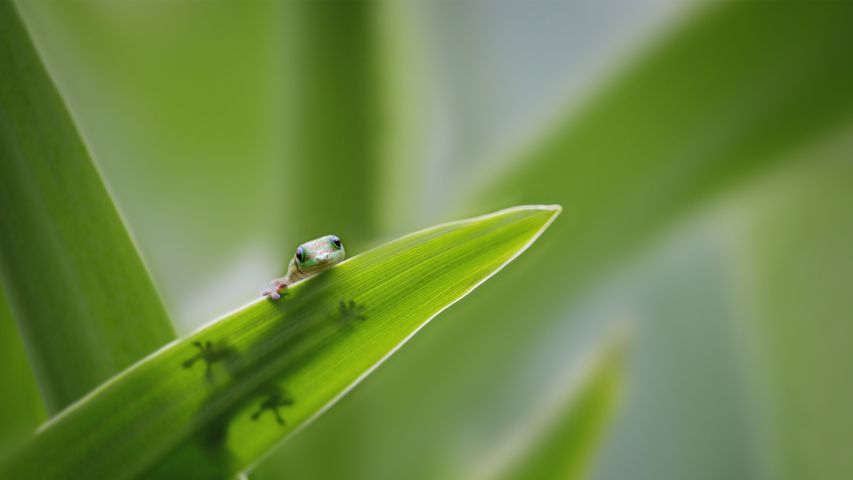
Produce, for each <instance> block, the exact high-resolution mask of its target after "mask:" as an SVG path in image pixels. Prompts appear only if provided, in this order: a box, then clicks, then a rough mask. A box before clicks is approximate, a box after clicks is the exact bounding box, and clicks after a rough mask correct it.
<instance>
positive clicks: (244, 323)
mask: <svg viewBox="0 0 853 480" xmlns="http://www.w3.org/2000/svg"><path fill="white" fill-rule="evenodd" d="M558 212H559V209H558V208H557V207H542V206H538V207H518V208H513V209H509V210H504V211H501V212H498V213H495V214H491V215H487V216H483V217H478V218H475V219H471V220H465V221H460V222H454V223H449V224H445V225H440V226H436V227H433V228H430V229H427V230H423V231H420V232H417V233H413V234H411V235H408V236H405V237H402V238H400V239H398V240H395V241H392V242H390V243H387V244H385V245H382V246H380V247H378V248H376V249H373V250H370V251H368V252H366V253H364V254H361V255H359V256H356V257H354V258H352V259H351V260H349V261H347V262H345V263H343V264H341V265H339V266H337V267H336V268H334V269H331V270H329V271H327V272H324V273H323V274H321V275H319V276H317V277H315V278H313V279H310V280H308V281H306V282H304V283H300V284H298V285H295V286H293V287H291V288H290V289H289V290H288V295H287V296H286V297H284V298H283V300H281V301H279V302H272V301H270V300H268V299H261V300H258V301H255V302H253V303H251V304H249V305H247V306H245V307H243V308H242V309H240V310H238V311H236V312H234V313H231V314H229V315H228V316H226V317H224V318H222V319H220V320H219V321H217V322H215V323H213V324H211V325H209V326H208V327H206V328H205V329H203V330H201V331H199V332H197V333H196V334H194V335H192V336H190V337H189V338H186V339H182V340H180V341H177V342H174V343H172V344H170V345H169V346H168V347H166V348H163V349H161V350H160V351H158V352H157V353H156V354H155V355H152V356H150V357H148V358H147V359H145V360H144V361H142V362H140V363H138V364H136V365H135V366H133V367H132V368H130V369H128V370H126V371H125V372H123V373H122V374H120V375H118V376H117V377H114V378H113V379H112V380H111V381H110V382H108V383H107V384H105V385H104V386H102V387H101V388H99V389H98V390H96V391H95V392H94V393H93V394H92V395H90V396H87V397H86V398H85V399H83V400H82V401H80V402H79V403H76V404H74V405H72V406H71V407H70V408H69V409H67V410H66V411H64V412H63V413H62V414H60V415H58V416H57V417H55V418H54V419H53V420H52V421H51V422H49V423H48V424H47V425H46V426H45V427H44V428H43V429H42V430H41V431H40V432H39V433H38V434H37V435H36V436H35V437H34V438H33V440H32V441H31V442H30V443H29V444H28V445H26V446H25V447H24V448H23V449H22V450H21V451H20V452H19V454H18V455H16V456H15V457H13V458H11V459H10V461H9V462H7V463H6V464H4V465H2V466H0V473H2V474H4V475H5V476H9V477H14V478H42V479H48V478H79V477H92V478H131V477H143V478H179V477H192V478H228V477H230V476H233V475H234V474H235V473H236V472H238V471H240V470H242V469H244V468H245V467H247V466H249V465H250V464H252V463H253V462H255V461H257V460H258V458H259V456H260V455H262V454H263V453H264V452H266V451H267V450H268V449H269V448H270V447H271V446H273V445H274V444H275V443H277V442H278V441H279V440H281V439H282V438H283V437H285V436H286V435H287V434H289V433H291V432H293V431H294V430H296V429H298V428H299V427H300V426H302V425H304V424H305V423H306V422H307V421H309V420H311V419H312V418H313V417H315V416H317V415H319V414H320V413H322V412H323V411H325V409H327V408H328V407H329V406H330V405H331V404H332V403H334V401H335V400H337V399H338V398H339V397H340V396H341V395H343V394H344V393H346V392H347V391H348V390H349V389H350V388H352V386H353V385H354V384H355V383H357V382H358V381H360V380H361V379H362V378H363V377H364V376H365V375H367V374H368V373H369V372H370V371H371V370H372V369H373V368H375V367H376V366H377V365H378V364H379V363H380V362H381V361H382V360H383V359H384V358H386V357H387V356H388V355H389V354H390V353H392V352H394V351H395V350H396V349H397V348H398V347H399V346H400V345H401V344H402V343H403V342H405V341H406V340H407V339H408V338H409V337H410V336H411V335H413V334H414V333H415V332H417V331H418V330H419V329H420V328H421V327H423V326H424V324H425V323H426V322H427V321H429V320H430V319H431V318H432V317H433V316H435V315H436V314H438V313H439V312H441V311H442V310H444V309H445V308H447V307H448V306H449V305H451V304H452V303H454V302H456V301H457V300H459V299H460V298H461V297H463V296H465V295H466V294H467V293H468V292H470V291H471V290H473V289H474V288H475V287H477V286H478V285H479V284H480V283H481V282H483V281H485V280H486V279H488V278H489V277H490V276H491V275H493V274H494V273H495V272H497V271H498V270H500V269H501V268H503V267H504V266H505V265H506V264H507V263H509V262H510V261H512V260H513V259H514V258H515V257H516V256H517V255H519V254H520V253H521V252H522V251H524V250H525V249H526V248H527V247H528V246H529V245H530V244H531V243H532V242H533V241H534V240H535V239H536V238H537V237H538V236H539V235H540V234H541V233H542V231H544V229H545V228H546V227H547V226H548V225H549V224H550V223H551V222H552V221H553V220H554V218H555V217H556V215H557V214H558Z"/></svg>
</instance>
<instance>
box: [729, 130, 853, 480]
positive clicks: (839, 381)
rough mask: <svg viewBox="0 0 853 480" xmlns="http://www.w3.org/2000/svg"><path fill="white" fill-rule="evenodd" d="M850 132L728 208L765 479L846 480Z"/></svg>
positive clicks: (852, 232) (850, 439)
mask: <svg viewBox="0 0 853 480" xmlns="http://www.w3.org/2000/svg"><path fill="white" fill-rule="evenodd" d="M850 132H851V131H850V130H849V129H848V130H847V131H846V132H845V135H844V137H843V138H842V141H841V142H834V143H832V144H828V145H826V146H824V147H823V148H821V149H814V150H812V151H809V152H806V153H805V154H803V155H801V157H802V158H804V159H805V160H807V161H806V162H803V163H802V164H801V165H798V166H797V168H791V169H788V170H787V171H784V172H781V174H780V175H777V176H775V177H773V178H772V179H770V181H768V182H765V183H764V184H763V186H762V187H760V188H756V189H755V190H756V191H754V192H750V194H749V195H747V196H743V197H740V198H739V199H738V202H737V203H736V204H734V205H733V207H732V210H733V211H734V212H735V213H736V214H737V221H736V223H735V226H736V229H735V232H737V241H738V245H739V246H740V247H741V250H740V256H741V257H740V262H739V265H743V267H744V268H743V270H742V272H741V273H743V277H742V278H740V279H739V280H740V282H741V283H742V285H741V287H742V290H743V291H745V292H748V294H747V295H746V296H745V297H744V298H745V300H746V301H747V302H749V304H750V308H751V311H752V312H753V313H754V315H753V316H752V317H753V318H751V319H750V321H749V322H747V324H746V327H747V329H746V331H747V332H748V333H749V334H748V335H747V338H748V339H749V340H750V342H749V343H747V345H749V346H750V347H752V348H753V350H752V353H753V356H752V358H753V359H754V360H756V365H755V366H756V370H755V372H756V375H755V378H753V383H754V384H755V385H757V386H758V390H760V394H759V395H758V396H757V398H758V402H759V403H758V406H757V408H756V410H755V413H756V416H757V417H758V418H760V419H761V423H762V424H763V425H764V427H765V428H764V431H763V434H764V436H763V437H762V438H761V440H762V441H763V445H764V447H765V448H764V452H763V453H764V454H765V460H766V461H767V462H768V465H767V467H768V472H769V473H770V475H769V476H770V477H772V478H851V476H853V463H851V461H850V445H853V414H851V413H850V412H849V406H850V405H851V402H853V382H851V381H850V373H849V365H850V364H851V362H852V361H853V322H851V321H850V320H851V312H853V295H851V293H850V287H851V285H853V253H851V249H850V247H851V245H853V216H851V209H850V206H851V205H853V189H851V185H853V164H851V162H850V152H851V151H853V135H851V133H850ZM733 203H734V202H733Z"/></svg>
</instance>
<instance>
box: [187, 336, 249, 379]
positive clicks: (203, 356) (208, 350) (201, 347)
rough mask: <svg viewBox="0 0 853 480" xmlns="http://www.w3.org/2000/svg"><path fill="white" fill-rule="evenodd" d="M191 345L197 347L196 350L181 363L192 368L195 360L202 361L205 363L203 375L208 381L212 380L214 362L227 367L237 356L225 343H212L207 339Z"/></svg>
mask: <svg viewBox="0 0 853 480" xmlns="http://www.w3.org/2000/svg"><path fill="white" fill-rule="evenodd" d="M193 346H195V347H196V348H197V349H198V352H196V354H195V355H193V356H192V357H190V358H188V359H186V360H185V361H184V363H183V364H182V365H183V367H184V368H192V366H193V365H194V364H195V363H196V362H198V361H203V362H204V364H205V367H204V377H205V378H206V379H207V381H208V382H213V366H214V365H215V364H217V363H220V364H222V365H224V366H225V367H226V369H228V367H229V366H230V365H231V364H232V363H233V362H234V360H236V358H237V351H236V350H235V349H233V348H231V347H230V346H228V345H227V344H220V345H214V343H213V342H211V341H210V340H208V341H206V342H204V343H202V342H200V341H196V342H193Z"/></svg>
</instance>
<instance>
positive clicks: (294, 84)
mask: <svg viewBox="0 0 853 480" xmlns="http://www.w3.org/2000/svg"><path fill="white" fill-rule="evenodd" d="M378 10H379V2H291V3H289V4H288V8H287V12H286V15H287V20H286V21H287V26H288V28H286V29H285V30H286V36H285V39H284V41H285V42H286V45H287V46H288V47H287V54H288V55H289V57H288V58H289V59H290V61H288V62H286V63H287V65H288V68H287V76H288V77H289V79H288V81H287V84H286V87H287V94H286V98H285V104H284V109H285V112H286V116H287V117H288V120H287V126H288V128H287V130H286V131H285V132H283V134H284V135H285V137H286V139H285V145H286V146H287V147H286V149H287V153H288V157H289V158H290V160H289V161H288V165H289V169H288V171H287V172H286V173H285V175H286V177H285V178H284V179H283V181H282V185H285V186H286V188H283V189H282V191H283V192H282V193H283V194H284V196H285V199H284V201H283V202H282V208H283V209H285V210H287V211H288V212H292V215H288V216H287V217H285V220H286V223H284V224H283V230H282V231H283V234H284V235H285V238H289V239H291V240H292V241H293V242H299V241H301V240H302V239H305V238H314V237H317V236H319V235H325V234H329V233H335V234H337V235H339V236H340V237H341V238H342V239H344V241H345V242H347V244H348V245H350V248H351V249H355V250H362V249H364V248H365V245H366V243H367V242H368V241H369V240H371V239H372V238H373V235H374V233H375V231H376V210H377V209H378V205H376V202H377V201H378V199H377V194H378V189H377V188H376V181H377V176H378V171H377V165H378V161H379V153H380V138H379V132H380V131H379V122H380V119H381V114H380V109H381V102H380V92H381V90H380V85H379V83H378V79H377V76H378V68H379V67H378V56H379V54H378V52H377V41H376V38H375V25H376V22H377V21H378V20H377V15H378ZM295 247H296V244H294V245H293V248H295Z"/></svg>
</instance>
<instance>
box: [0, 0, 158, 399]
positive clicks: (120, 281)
mask: <svg viewBox="0 0 853 480" xmlns="http://www.w3.org/2000/svg"><path fill="white" fill-rule="evenodd" d="M0 68H2V70H3V75H2V76H0V267H2V274H3V277H4V280H5V285H6V287H7V291H8V294H9V301H10V303H11V305H12V309H13V311H14V312H15V314H16V315H17V317H18V324H19V325H20V326H21V329H22V334H23V337H24V340H25V342H26V344H27V346H28V348H27V350H28V352H29V353H30V356H31V360H32V363H33V365H34V369H35V371H36V374H37V377H38V380H39V384H40V387H41V390H42V393H43V395H44V399H45V404H46V406H47V408H48V410H49V411H51V412H53V411H57V410H58V409H60V408H61V407H63V406H65V405H67V404H69V403H70V402H72V401H74V400H76V399H78V398H79V397H81V396H82V395H83V394H85V393H86V392H88V391H89V390H91V389H92V388H94V387H95V386H96V385H98V384H99V383H101V382H103V381H104V380H106V379H107V378H109V377H110V376H112V375H114V374H115V373H117V372H118V371H120V370H122V369H123V368H125V367H127V366H128V365H130V364H131V363H133V362H134V361H137V360H138V359H139V358H141V357H142V356H144V355H145V354H147V353H150V352H151V351H152V350H154V349H155V348H157V347H159V346H161V345H162V344H163V343H165V342H168V341H169V340H171V339H172V338H174V334H173V331H172V327H171V324H170V322H169V319H168V317H167V315H166V312H165V310H164V309H163V306H162V304H161V302H160V299H159V297H158V295H157V292H156V291H155V289H154V286H153V284H152V283H151V280H150V278H149V276H148V273H147V271H146V269H145V266H144V265H143V263H142V261H141V259H140V258H139V255H138V253H137V252H136V249H135V248H134V245H133V242H132V240H131V238H130V237H129V235H128V233H127V231H126V230H125V228H124V225H123V224H122V221H121V218H120V217H119V215H118V212H117V211H116V209H115V207H114V205H113V204H112V202H111V200H110V197H109V195H108V193H107V191H106V189H105V188H104V185H103V183H102V181H101V179H100V177H99V175H98V172H97V170H96V169H95V167H94V165H93V164H92V161H91V159H90V158H89V154H88V153H87V151H86V147H85V145H84V144H83V142H82V141H81V139H80V136H79V135H78V133H77V130H76V129H75V126H74V123H73V121H72V119H71V117H70V116H69V114H68V111H67V110H66V108H65V105H63V103H62V101H61V99H60V98H59V96H58V94H57V92H56V89H55V88H54V85H53V84H52V82H51V80H50V79H49V78H48V76H47V74H46V72H45V69H44V67H43V65H42V64H41V62H40V61H39V59H38V55H37V53H36V51H35V49H34V48H33V45H32V43H31V41H30V38H29V37H28V35H27V32H26V31H25V30H24V28H23V26H22V24H21V21H20V19H19V17H18V13H17V12H16V11H15V8H14V6H13V5H12V4H11V2H9V1H8V0H4V1H2V2H0Z"/></svg>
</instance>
